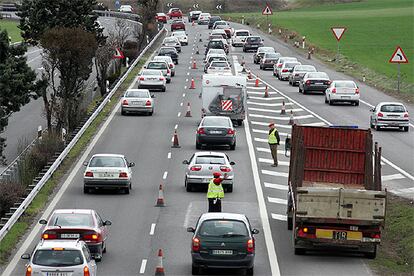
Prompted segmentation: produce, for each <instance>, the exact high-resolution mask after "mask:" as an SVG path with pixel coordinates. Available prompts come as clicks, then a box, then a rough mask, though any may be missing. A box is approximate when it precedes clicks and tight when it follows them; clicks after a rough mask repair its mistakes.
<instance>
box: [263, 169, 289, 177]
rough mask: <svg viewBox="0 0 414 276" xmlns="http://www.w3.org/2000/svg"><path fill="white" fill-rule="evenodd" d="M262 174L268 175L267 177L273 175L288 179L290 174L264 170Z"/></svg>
mask: <svg viewBox="0 0 414 276" xmlns="http://www.w3.org/2000/svg"><path fill="white" fill-rule="evenodd" d="M262 174H267V175H271V176H281V177H288V176H289V174H288V173H284V172H275V171H269V170H262Z"/></svg>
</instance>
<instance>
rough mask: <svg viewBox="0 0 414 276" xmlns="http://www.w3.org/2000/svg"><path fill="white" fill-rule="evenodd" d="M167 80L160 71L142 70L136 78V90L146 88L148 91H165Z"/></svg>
mask: <svg viewBox="0 0 414 276" xmlns="http://www.w3.org/2000/svg"><path fill="white" fill-rule="evenodd" d="M166 83H167V80H166V79H165V77H164V75H163V74H162V71H161V70H152V69H146V70H142V71H141V73H140V74H139V77H138V89H141V88H147V89H149V90H155V89H159V90H161V91H162V92H165V90H166Z"/></svg>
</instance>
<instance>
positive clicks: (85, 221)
mask: <svg viewBox="0 0 414 276" xmlns="http://www.w3.org/2000/svg"><path fill="white" fill-rule="evenodd" d="M49 226H60V227H68V226H69V227H70V226H75V227H76V226H89V227H93V226H94V223H93V219H92V215H90V214H72V213H57V214H54V215H53V216H52V218H51V219H50V221H49Z"/></svg>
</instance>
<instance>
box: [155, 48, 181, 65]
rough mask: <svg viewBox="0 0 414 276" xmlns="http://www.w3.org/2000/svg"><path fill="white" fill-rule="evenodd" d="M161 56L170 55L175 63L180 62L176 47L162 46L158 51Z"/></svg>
mask: <svg viewBox="0 0 414 276" xmlns="http://www.w3.org/2000/svg"><path fill="white" fill-rule="evenodd" d="M158 55H159V56H170V57H171V59H172V60H173V62H174V63H175V64H178V53H177V49H175V47H161V48H160V50H159V51H158Z"/></svg>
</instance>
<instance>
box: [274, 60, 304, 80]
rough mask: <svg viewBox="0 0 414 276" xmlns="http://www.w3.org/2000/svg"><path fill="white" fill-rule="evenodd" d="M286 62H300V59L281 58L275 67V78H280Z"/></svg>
mask: <svg viewBox="0 0 414 276" xmlns="http://www.w3.org/2000/svg"><path fill="white" fill-rule="evenodd" d="M285 61H298V59H297V58H295V57H280V58H279V59H278V60H277V62H276V63H275V64H274V65H273V76H276V77H277V78H279V73H280V69H281V68H282V65H283V63H284V62H285Z"/></svg>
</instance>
